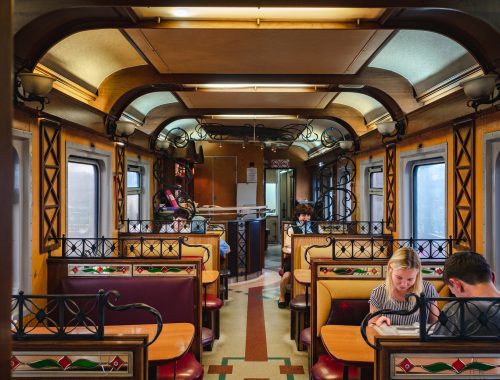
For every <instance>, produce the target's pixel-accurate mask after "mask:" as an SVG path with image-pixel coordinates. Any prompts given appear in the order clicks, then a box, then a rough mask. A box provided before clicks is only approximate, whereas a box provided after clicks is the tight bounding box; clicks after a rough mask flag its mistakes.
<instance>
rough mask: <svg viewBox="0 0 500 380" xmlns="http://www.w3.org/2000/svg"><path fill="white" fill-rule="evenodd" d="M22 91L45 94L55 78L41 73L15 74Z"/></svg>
mask: <svg viewBox="0 0 500 380" xmlns="http://www.w3.org/2000/svg"><path fill="white" fill-rule="evenodd" d="M17 76H18V77H19V79H20V81H21V84H22V86H23V90H24V92H27V93H29V94H31V95H35V96H47V95H48V94H49V92H50V90H52V84H53V83H54V81H55V79H54V78H51V77H47V76H45V75H41V74H34V73H20V74H17Z"/></svg>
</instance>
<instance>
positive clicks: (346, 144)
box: [339, 140, 354, 150]
mask: <svg viewBox="0 0 500 380" xmlns="http://www.w3.org/2000/svg"><path fill="white" fill-rule="evenodd" d="M353 143H354V141H352V140H340V141H339V148H340V149H342V150H349V149H351V148H352V145H353Z"/></svg>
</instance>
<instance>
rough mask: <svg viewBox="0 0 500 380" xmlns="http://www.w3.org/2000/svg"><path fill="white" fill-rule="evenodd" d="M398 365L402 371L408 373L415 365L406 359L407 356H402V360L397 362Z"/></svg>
mask: <svg viewBox="0 0 500 380" xmlns="http://www.w3.org/2000/svg"><path fill="white" fill-rule="evenodd" d="M399 367H400V368H401V369H402V370H403V371H404V373H408V372H410V371H411V370H412V369H413V367H415V366H414V365H413V363H412V362H411V361H409V360H408V358H404V360H403V361H402V362H401V363H399Z"/></svg>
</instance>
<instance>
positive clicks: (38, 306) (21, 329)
mask: <svg viewBox="0 0 500 380" xmlns="http://www.w3.org/2000/svg"><path fill="white" fill-rule="evenodd" d="M111 297H114V300H115V301H116V300H118V298H119V297H120V293H119V292H118V291H116V290H111V291H109V292H106V293H104V291H103V290H100V291H99V293H97V294H71V295H67V294H57V295H26V294H24V292H22V291H20V292H19V294H18V295H12V302H11V322H10V326H11V327H10V330H11V333H12V338H13V339H15V340H28V339H103V338H104V334H105V328H106V327H105V325H104V323H105V320H106V311H108V310H111V311H120V312H126V311H128V310H144V311H145V312H147V313H149V314H151V315H153V317H154V319H155V323H156V334H155V336H154V337H153V339H152V340H151V341H149V342H148V343H147V345H146V346H149V345H150V344H152V343H153V342H154V341H155V340H156V339H157V338H158V336H159V335H160V333H161V330H162V328H163V321H162V317H161V314H160V313H159V311H158V310H156V309H155V308H153V307H151V306H149V305H146V304H143V303H132V304H126V305H115V304H114V303H112V302H111V301H110V298H111ZM115 301H114V302H115Z"/></svg>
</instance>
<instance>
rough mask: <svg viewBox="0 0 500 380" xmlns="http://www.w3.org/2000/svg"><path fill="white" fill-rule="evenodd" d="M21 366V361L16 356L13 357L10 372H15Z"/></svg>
mask: <svg viewBox="0 0 500 380" xmlns="http://www.w3.org/2000/svg"><path fill="white" fill-rule="evenodd" d="M19 365H21V362H20V361H19V359H18V358H16V357H15V356H12V357H11V358H10V370H11V371H13V370H15V369H16V368H17V367H19Z"/></svg>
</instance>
